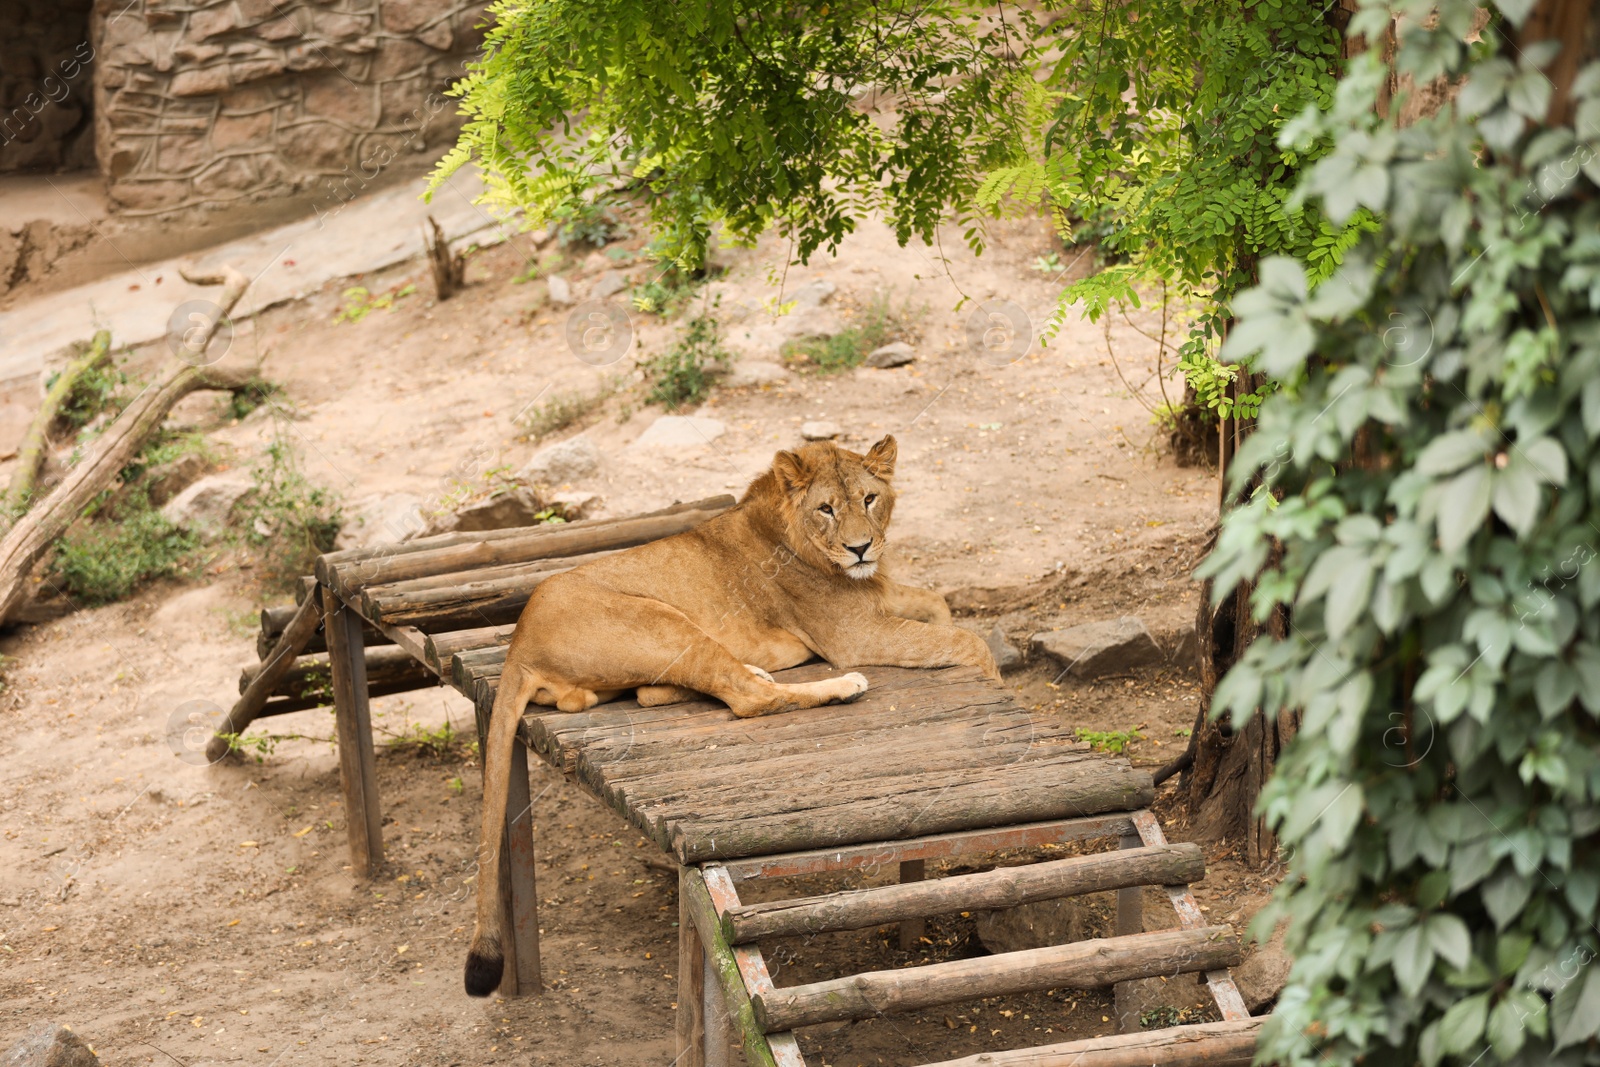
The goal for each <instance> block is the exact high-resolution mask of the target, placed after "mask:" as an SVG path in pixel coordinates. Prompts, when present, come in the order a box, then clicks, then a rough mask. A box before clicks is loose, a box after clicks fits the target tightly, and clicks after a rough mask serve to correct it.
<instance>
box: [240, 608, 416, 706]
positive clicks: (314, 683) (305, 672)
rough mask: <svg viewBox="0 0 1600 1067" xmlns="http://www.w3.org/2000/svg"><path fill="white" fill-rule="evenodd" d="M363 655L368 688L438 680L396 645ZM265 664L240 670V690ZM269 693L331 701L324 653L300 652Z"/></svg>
mask: <svg viewBox="0 0 1600 1067" xmlns="http://www.w3.org/2000/svg"><path fill="white" fill-rule="evenodd" d="M319 616H320V609H319ZM365 659H366V661H367V685H368V687H369V688H370V689H373V690H376V689H377V688H378V687H379V686H388V687H390V689H389V691H390V692H399V691H400V690H399V689H396V688H393V687H396V686H403V687H405V688H411V689H422V688H425V687H427V686H433V685H438V684H439V679H438V678H436V677H434V674H433V672H432V671H430V670H428V668H427V667H426V666H425V665H424V664H421V663H418V662H417V661H416V660H415V659H413V658H412V657H411V654H410V653H408V652H407V651H406V650H405V649H403V648H400V647H399V646H398V645H380V646H378V647H377V648H368V649H365ZM264 666H265V664H261V663H252V664H251V665H250V666H248V667H246V668H244V669H243V670H242V671H240V672H239V692H240V693H244V692H246V691H247V690H248V689H249V687H250V684H251V683H252V682H254V681H255V680H256V679H257V678H258V677H260V675H261V670H262V668H263V667H264ZM272 695H273V696H278V697H296V698H299V699H308V700H311V701H312V702H311V703H308V704H307V705H306V706H307V707H312V708H316V707H325V706H327V705H328V704H329V703H331V702H332V697H333V691H332V688H331V676H330V674H329V668H328V655H327V653H326V652H324V653H320V654H313V655H303V656H301V657H299V658H298V659H296V660H294V661H293V663H292V664H291V665H290V667H289V670H288V671H287V672H285V673H284V675H283V677H282V680H281V681H279V682H278V685H277V687H276V688H275V689H274V690H273V694H272Z"/></svg>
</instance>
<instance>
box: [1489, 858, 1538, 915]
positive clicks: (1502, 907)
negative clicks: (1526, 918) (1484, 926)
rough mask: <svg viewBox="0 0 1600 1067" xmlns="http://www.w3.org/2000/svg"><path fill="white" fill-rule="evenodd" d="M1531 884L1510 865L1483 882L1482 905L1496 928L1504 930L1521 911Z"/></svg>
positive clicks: (1526, 900)
mask: <svg viewBox="0 0 1600 1067" xmlns="http://www.w3.org/2000/svg"><path fill="white" fill-rule="evenodd" d="M1532 891H1533V885H1532V883H1530V882H1529V881H1528V879H1526V878H1524V877H1523V876H1522V875H1520V874H1518V873H1517V872H1516V871H1514V870H1513V869H1511V868H1510V867H1506V868H1504V869H1502V870H1501V871H1500V872H1499V873H1497V874H1496V875H1495V876H1494V877H1493V878H1490V879H1489V880H1488V881H1487V882H1484V883H1483V889H1482V890H1481V892H1482V893H1483V906H1484V908H1485V909H1486V910H1487V911H1488V912H1489V918H1491V919H1493V920H1494V928H1495V929H1496V930H1504V929H1505V928H1506V927H1507V926H1509V925H1510V924H1511V921H1512V920H1513V919H1515V918H1516V917H1517V916H1518V915H1519V914H1521V912H1522V906H1523V905H1524V904H1526V903H1527V902H1528V894H1529V893H1530V892H1532Z"/></svg>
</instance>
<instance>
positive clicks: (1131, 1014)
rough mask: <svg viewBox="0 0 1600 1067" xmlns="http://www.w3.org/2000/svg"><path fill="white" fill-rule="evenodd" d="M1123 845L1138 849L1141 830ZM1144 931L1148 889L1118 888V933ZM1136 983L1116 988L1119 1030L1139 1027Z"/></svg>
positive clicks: (1126, 1031) (1121, 842) (1127, 837)
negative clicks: (1146, 890)
mask: <svg viewBox="0 0 1600 1067" xmlns="http://www.w3.org/2000/svg"><path fill="white" fill-rule="evenodd" d="M1117 844H1118V847H1119V848H1124V849H1128V848H1138V847H1140V846H1141V845H1143V844H1144V842H1143V840H1141V839H1140V837H1139V835H1138V834H1137V833H1134V834H1124V835H1122V837H1121V838H1119V839H1118V842H1117ZM1142 933H1144V889H1143V888H1141V887H1140V886H1131V887H1129V888H1127V889H1119V890H1117V936H1118V937H1126V936H1127V935H1129V934H1142ZM1134 988H1135V983H1134V982H1118V983H1117V984H1116V985H1115V986H1114V987H1113V988H1112V1000H1113V1002H1114V1008H1115V1010H1116V1013H1117V1029H1118V1030H1119V1031H1120V1032H1121V1033H1124V1034H1131V1033H1137V1032H1138V1030H1139V1006H1138V1003H1137V998H1136V996H1135V995H1134Z"/></svg>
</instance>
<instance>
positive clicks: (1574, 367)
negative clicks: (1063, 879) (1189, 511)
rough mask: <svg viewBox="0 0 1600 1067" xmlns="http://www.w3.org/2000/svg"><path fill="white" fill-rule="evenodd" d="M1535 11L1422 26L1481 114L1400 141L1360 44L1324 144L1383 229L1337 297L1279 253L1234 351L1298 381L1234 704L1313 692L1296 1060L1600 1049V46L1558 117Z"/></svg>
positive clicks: (1286, 792) (1298, 912) (1276, 813)
mask: <svg viewBox="0 0 1600 1067" xmlns="http://www.w3.org/2000/svg"><path fill="white" fill-rule="evenodd" d="M1531 6H1532V5H1531V4H1529V3H1526V2H1524V0H1516V2H1513V0H1500V2H1499V4H1498V11H1497V13H1496V19H1497V21H1496V22H1494V23H1491V25H1490V26H1489V27H1488V28H1487V29H1485V30H1483V31H1482V34H1481V40H1480V41H1479V43H1477V44H1474V45H1471V46H1469V45H1467V44H1464V43H1463V42H1464V41H1465V40H1466V39H1467V38H1468V37H1469V36H1471V35H1472V29H1473V25H1474V23H1473V20H1474V5H1473V3H1472V2H1471V0H1438V2H1436V3H1435V2H1428V3H1421V4H1417V3H1412V4H1408V5H1404V6H1403V10H1401V11H1396V12H1391V10H1390V8H1391V5H1390V4H1388V3H1384V2H1375V3H1368V4H1367V5H1366V6H1365V7H1364V8H1363V10H1362V11H1361V13H1360V14H1359V16H1358V17H1357V20H1356V21H1355V22H1354V23H1353V24H1352V26H1351V29H1352V31H1353V32H1361V33H1364V34H1366V36H1367V39H1368V40H1374V39H1379V38H1381V36H1382V35H1383V34H1384V33H1385V31H1386V30H1387V28H1388V26H1389V24H1390V18H1391V14H1401V15H1403V16H1404V19H1403V21H1402V23H1401V25H1402V27H1403V31H1402V33H1401V34H1400V41H1399V47H1398V53H1397V55H1396V57H1395V62H1396V64H1397V66H1398V69H1399V71H1400V72H1401V73H1402V74H1409V75H1411V76H1412V77H1413V78H1414V79H1415V82H1416V84H1426V83H1428V82H1429V81H1430V80H1432V79H1434V78H1436V77H1438V76H1440V75H1447V76H1450V77H1452V78H1460V77H1465V79H1466V80H1465V84H1464V86H1463V88H1462V90H1461V92H1460V95H1459V97H1458V99H1457V101H1456V102H1455V103H1454V104H1453V105H1452V106H1448V107H1447V108H1446V109H1445V110H1444V111H1443V112H1441V113H1440V114H1439V115H1437V116H1435V117H1434V118H1431V119H1425V120H1422V121H1420V122H1418V123H1416V124H1415V125H1413V126H1410V127H1407V128H1405V129H1400V130H1396V129H1394V128H1392V127H1390V126H1388V125H1386V124H1385V123H1383V122H1382V121H1380V120H1379V119H1377V118H1376V117H1375V116H1374V114H1373V102H1374V99H1375V95H1376V93H1377V90H1378V87H1379V84H1380V81H1381V79H1382V78H1383V76H1384V73H1383V71H1382V69H1381V67H1380V65H1379V61H1378V59H1377V58H1376V57H1375V56H1372V55H1368V56H1365V57H1362V58H1361V59H1360V60H1359V61H1357V62H1356V63H1355V64H1354V65H1353V67H1352V70H1351V73H1350V75H1349V76H1348V77H1347V78H1346V79H1345V80H1344V81H1343V82H1342V83H1341V84H1340V86H1339V88H1338V92H1337V95H1336V99H1335V101H1334V103H1333V106H1332V107H1331V109H1330V110H1329V111H1328V112H1327V113H1325V114H1319V113H1317V112H1316V111H1315V110H1312V111H1309V112H1307V113H1306V114H1305V115H1304V116H1303V117H1302V119H1301V120H1299V121H1297V122H1296V123H1295V124H1294V128H1293V130H1292V131H1291V132H1290V137H1313V138H1316V137H1322V138H1327V139H1329V140H1330V143H1331V150H1330V151H1329V152H1328V153H1327V154H1326V155H1325V156H1324V157H1323V158H1322V159H1321V160H1320V161H1319V162H1318V163H1317V164H1316V165H1315V166H1314V167H1313V168H1312V169H1311V171H1310V173H1309V175H1308V179H1307V190H1308V192H1309V194H1310V195H1311V196H1312V197H1314V198H1315V200H1317V201H1318V202H1319V203H1320V205H1321V207H1322V210H1323V211H1324V212H1325V213H1326V215H1327V217H1328V218H1329V220H1330V221H1331V222H1332V223H1334V224H1340V223H1343V222H1345V221H1347V220H1349V219H1351V218H1354V217H1356V216H1357V215H1358V214H1359V213H1360V212H1362V211H1366V212H1369V213H1371V214H1372V215H1373V216H1374V217H1377V218H1381V219H1382V220H1383V221H1382V224H1381V228H1380V229H1378V230H1377V231H1376V232H1374V233H1369V234H1366V235H1364V236H1363V237H1362V238H1361V239H1360V240H1359V242H1358V243H1357V244H1356V245H1355V247H1354V248H1352V249H1351V250H1350V252H1349V253H1348V254H1347V255H1346V256H1345V257H1344V261H1343V264H1342V265H1341V267H1340V268H1339V269H1338V271H1337V272H1335V273H1334V274H1333V275H1332V276H1331V277H1329V278H1328V279H1327V280H1326V281H1324V282H1323V283H1322V284H1320V285H1317V286H1315V287H1312V286H1310V285H1308V278H1309V277H1310V276H1312V275H1313V274H1314V272H1315V268H1314V266H1313V267H1308V266H1306V265H1305V264H1303V263H1300V262H1296V261H1294V260H1290V259H1271V260H1264V261H1263V262H1262V264H1261V267H1260V272H1261V277H1262V284H1261V286H1260V287H1258V288H1255V289H1252V290H1250V291H1248V292H1245V293H1243V294H1242V295H1241V296H1240V297H1239V298H1238V299H1237V300H1236V301H1235V302H1234V311H1235V312H1236V313H1237V314H1238V316H1239V326H1238V328H1237V329H1236V331H1235V332H1234V333H1233V334H1232V336H1231V337H1230V339H1229V344H1228V346H1227V348H1226V349H1225V350H1224V356H1225V357H1226V358H1234V359H1249V360H1251V361H1253V365H1254V367H1255V368H1257V369H1260V370H1263V371H1265V372H1266V373H1268V374H1270V375H1272V376H1273V377H1275V378H1276V379H1277V380H1278V381H1279V382H1281V383H1282V391H1281V392H1280V393H1278V394H1276V395H1273V396H1271V397H1269V398H1268V399H1267V400H1266V402H1265V403H1264V404H1263V405H1262V408H1261V414H1260V422H1259V425H1258V428H1257V432H1256V433H1255V434H1254V436H1253V437H1252V438H1251V439H1250V440H1249V441H1248V442H1247V443H1246V445H1245V446H1244V448H1242V449H1241V451H1240V453H1239V455H1238V458H1237V460H1236V462H1235V464H1234V466H1233V468H1232V470H1231V472H1230V474H1231V483H1232V485H1233V486H1234V488H1235V490H1236V491H1242V490H1243V488H1244V487H1245V486H1246V485H1247V484H1249V481H1250V479H1251V477H1252V476H1254V475H1260V477H1261V479H1262V481H1263V483H1264V484H1263V485H1262V487H1261V488H1260V489H1258V490H1256V491H1255V492H1254V493H1253V498H1252V499H1251V500H1250V501H1248V502H1247V503H1245V504H1244V505H1243V506H1241V507H1238V508H1236V509H1234V510H1233V511H1232V512H1231V513H1230V514H1229V515H1228V516H1227V519H1226V521H1225V523H1224V527H1223V531H1222V535H1221V538H1220V541H1219V544H1218V547H1217V549H1216V551H1215V552H1214V553H1213V555H1212V556H1211V558H1210V559H1209V560H1208V561H1207V562H1206V564H1205V566H1204V573H1206V574H1209V575H1211V576H1213V577H1214V578H1215V579H1216V592H1217V595H1218V596H1219V597H1221V596H1223V595H1226V594H1227V592H1228V591H1229V590H1230V589H1231V588H1233V587H1234V586H1235V585H1236V583H1238V582H1239V581H1240V580H1243V579H1245V578H1249V577H1252V576H1256V575H1257V574H1258V572H1261V570H1262V568H1263V567H1264V566H1265V567H1266V570H1265V571H1264V573H1261V574H1260V577H1259V584H1258V585H1257V587H1256V592H1255V596H1254V609H1255V611H1256V613H1257V616H1258V617H1259V618H1262V619H1266V618H1267V617H1268V616H1269V615H1270V614H1271V613H1273V612H1274V611H1276V610H1280V609H1292V612H1293V620H1294V621H1293V625H1292V627H1291V628H1290V631H1289V635H1288V636H1287V637H1286V638H1284V639H1282V640H1274V639H1270V638H1262V639H1260V640H1257V641H1256V642H1255V643H1254V644H1253V645H1252V646H1251V647H1250V648H1249V650H1248V652H1247V653H1246V655H1245V656H1244V657H1243V659H1242V660H1241V661H1240V662H1239V663H1238V664H1237V665H1236V666H1235V667H1234V669H1233V670H1232V671H1231V672H1230V673H1229V674H1228V675H1227V676H1226V677H1225V678H1224V680H1223V682H1222V684H1221V685H1220V686H1219V688H1218V691H1217V695H1216V702H1215V707H1214V709H1213V710H1214V711H1215V712H1218V713H1220V712H1223V711H1226V712H1228V713H1229V714H1231V715H1232V716H1233V717H1234V721H1235V722H1236V723H1237V722H1242V721H1244V720H1245V719H1247V718H1248V717H1249V716H1251V715H1253V714H1256V713H1258V711H1259V709H1263V708H1265V709H1279V708H1284V707H1292V708H1296V709H1299V710H1300V711H1301V713H1302V715H1303V725H1302V726H1301V731H1300V733H1299V734H1298V735H1297V736H1296V738H1295V739H1294V741H1293V742H1292V743H1291V744H1290V745H1289V746H1288V747H1287V749H1286V750H1285V751H1284V752H1283V754H1282V756H1281V757H1280V761H1279V766H1278V768H1277V773H1276V775H1275V776H1274V778H1273V780H1272V781H1271V783H1270V784H1269V785H1268V787H1267V788H1266V790H1265V791H1264V792H1263V794H1262V805H1263V810H1264V812H1265V815H1266V817H1267V818H1268V820H1269V821H1270V823H1271V824H1272V825H1273V826H1275V827H1276V829H1277V832H1278V834H1279V835H1280V840H1281V841H1282V842H1283V843H1284V846H1285V848H1286V850H1287V851H1288V853H1289V855H1290V872H1289V877H1288V878H1287V879H1286V880H1285V882H1284V883H1283V885H1282V886H1281V888H1280V890H1279V893H1278V896H1277V899H1276V901H1275V905H1274V908H1273V909H1272V911H1271V912H1269V913H1268V915H1267V919H1268V921H1269V922H1270V921H1273V920H1277V919H1282V918H1287V919H1289V920H1290V921H1291V925H1290V928H1289V940H1290V948H1291V950H1292V951H1293V952H1294V953H1295V954H1296V956H1297V959H1296V963H1295V967H1294V971H1293V973H1292V976H1291V981H1290V986H1289V988H1288V989H1287V990H1286V991H1285V993H1284V994H1283V996H1282V998H1281V999H1280V1001H1279V1004H1278V1008H1277V1010H1276V1012H1275V1013H1274V1016H1273V1019H1272V1021H1271V1023H1270V1024H1269V1026H1268V1029H1267V1032H1266V1036H1265V1038H1264V1043H1263V1053H1262V1057H1263V1060H1264V1061H1270V1062H1275V1063H1282V1064H1306V1065H1310V1064H1339V1065H1343V1064H1355V1063H1358V1062H1359V1063H1362V1064H1367V1065H1387V1064H1406V1065H1410V1064H1416V1063H1421V1064H1422V1065H1424V1067H1433V1065H1435V1064H1439V1063H1453V1064H1463V1065H1465V1064H1485V1065H1486V1064H1494V1063H1519V1064H1529V1065H1532V1064H1541V1065H1542V1064H1580V1063H1587V1064H1592V1063H1600V1045H1597V1042H1596V1034H1597V1031H1600V966H1597V965H1596V964H1595V962H1594V960H1595V956H1596V954H1597V952H1600V934H1597V933H1596V918H1597V907H1596V904H1597V900H1600V849H1597V848H1596V847H1595V845H1596V840H1597V834H1600V724H1597V721H1596V720H1597V717H1600V610H1597V607H1600V561H1597V560H1596V554H1597V548H1596V546H1597V544H1600V448H1597V444H1596V443H1597V440H1600V196H1597V192H1600V63H1594V64H1590V65H1589V66H1588V67H1587V68H1585V69H1584V70H1582V72H1581V74H1580V75H1579V77H1578V79H1577V82H1576V84H1575V86H1573V95H1574V97H1575V98H1576V100H1577V107H1576V120H1575V122H1574V123H1573V124H1572V125H1555V126H1546V125H1545V121H1546V114H1547V107H1548V105H1549V103H1550V100H1551V93H1552V86H1551V83H1550V81H1549V80H1548V79H1547V78H1546V76H1545V74H1544V73H1542V71H1541V68H1543V67H1544V65H1545V64H1547V63H1548V62H1549V61H1550V59H1551V58H1552V55H1553V54H1554V52H1555V51H1556V48H1557V45H1556V44H1555V43H1554V42H1545V43H1528V42H1523V43H1521V44H1520V45H1515V46H1514V45H1512V44H1511V43H1510V39H1511V38H1514V37H1515V35H1516V33H1517V28H1518V27H1519V26H1520V24H1521V22H1522V20H1523V19H1524V18H1525V17H1526V16H1527V14H1528V12H1529V9H1530V8H1531Z"/></svg>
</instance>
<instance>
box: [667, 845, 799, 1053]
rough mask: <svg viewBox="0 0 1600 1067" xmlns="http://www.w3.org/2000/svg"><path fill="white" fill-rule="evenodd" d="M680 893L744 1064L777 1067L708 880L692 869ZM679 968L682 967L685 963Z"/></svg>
mask: <svg viewBox="0 0 1600 1067" xmlns="http://www.w3.org/2000/svg"><path fill="white" fill-rule="evenodd" d="M678 892H679V893H680V894H681V897H680V899H681V900H682V903H683V909H684V910H685V911H687V912H688V913H689V919H690V920H691V921H692V922H693V923H694V929H695V934H696V935H697V937H698V940H699V942H700V951H701V952H703V953H704V954H705V959H706V962H707V963H709V964H710V965H711V966H710V968H709V970H710V972H711V973H714V974H715V975H716V978H717V982H718V984H719V985H720V986H721V987H722V998H723V1007H724V1008H725V1009H726V1010H727V1013H728V1019H729V1021H730V1022H731V1023H732V1025H733V1028H734V1030H735V1031H736V1032H737V1034H738V1036H739V1038H740V1043H741V1045H742V1047H743V1049H744V1058H745V1063H746V1064H748V1065H749V1067H763V1065H764V1067H777V1063H776V1061H775V1060H774V1059H773V1057H772V1049H771V1048H769V1047H768V1045H767V1039H766V1037H765V1036H763V1029H762V1027H761V1026H760V1025H758V1024H757V1022H756V1015H755V1011H754V1009H753V1008H752V1007H751V1003H750V995H749V993H748V992H747V991H746V989H745V985H744V976H743V975H742V974H740V972H739V963H738V961H737V960H735V959H734V956H733V950H732V949H731V948H729V947H728V943H727V941H725V940H723V937H722V930H721V928H720V926H719V925H718V922H717V909H716V906H715V905H714V904H712V902H711V894H710V892H709V891H708V890H707V889H706V881H705V877H704V876H703V875H702V874H701V873H700V872H699V871H698V870H696V869H695V868H693V867H687V868H685V869H684V871H683V874H682V876H681V877H680V878H679V879H678ZM679 965H680V966H682V963H681V962H680V964H679ZM706 1036H707V1038H708V1039H713V1040H714V1039H715V1038H714V1035H713V1033H712V1028H711V1027H709V1026H707V1027H706ZM708 1051H709V1050H708ZM708 1059H709V1057H708Z"/></svg>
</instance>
